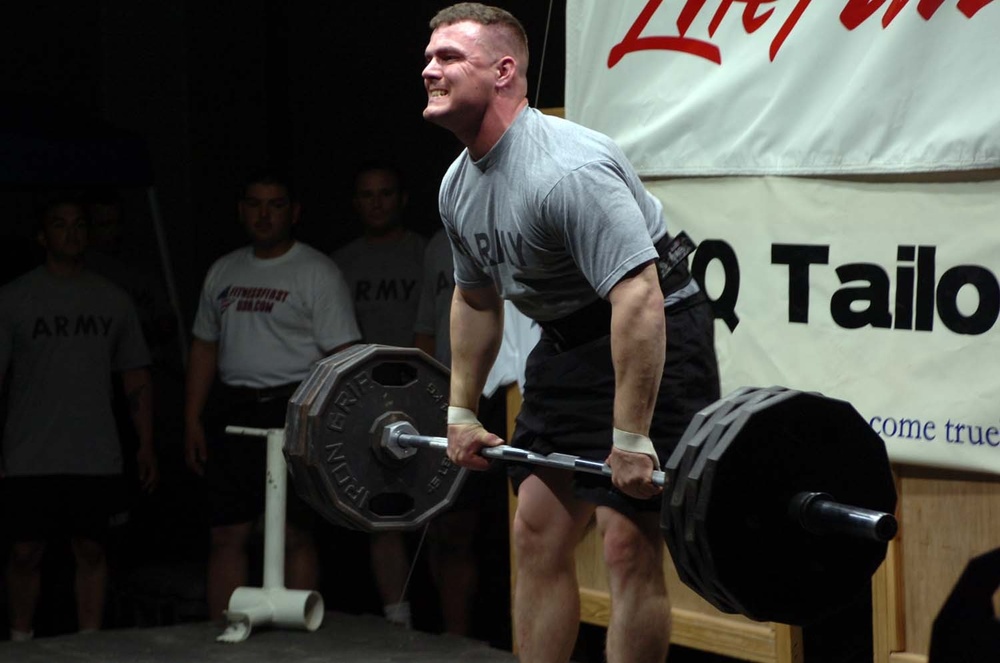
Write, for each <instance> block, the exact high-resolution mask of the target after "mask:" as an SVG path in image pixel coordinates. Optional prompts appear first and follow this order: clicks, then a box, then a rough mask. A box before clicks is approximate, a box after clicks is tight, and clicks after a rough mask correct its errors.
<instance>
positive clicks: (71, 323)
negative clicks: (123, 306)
mask: <svg viewBox="0 0 1000 663" xmlns="http://www.w3.org/2000/svg"><path fill="white" fill-rule="evenodd" d="M112 324H114V318H109V317H105V316H98V315H78V316H76V317H74V318H69V317H66V316H64V315H55V316H52V317H51V318H48V317H40V318H35V326H34V328H33V329H32V330H31V338H32V340H34V339H36V338H39V337H52V336H107V335H108V332H110V331H111V325H112Z"/></svg>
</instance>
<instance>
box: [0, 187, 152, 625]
mask: <svg viewBox="0 0 1000 663" xmlns="http://www.w3.org/2000/svg"><path fill="white" fill-rule="evenodd" d="M38 222H39V226H38V241H39V242H40V243H41V245H42V247H43V248H44V249H45V262H44V264H43V265H41V266H39V267H36V268H35V269H33V270H31V271H29V272H28V273H26V274H24V275H23V276H21V277H19V278H17V279H15V280H14V281H12V282H11V283H9V284H8V285H6V286H4V287H3V288H2V289H0V382H2V381H3V377H4V375H7V374H9V376H10V390H9V398H10V402H9V408H8V412H7V420H6V423H5V426H4V435H3V447H2V448H3V468H2V476H3V479H2V480H0V485H2V486H3V493H4V504H5V505H6V523H5V526H6V527H7V531H8V532H9V534H10V536H11V537H12V539H13V546H12V550H11V553H10V557H9V560H8V564H7V583H8V592H9V599H10V616H11V620H10V621H11V624H10V628H11V639H12V640H26V639H30V638H31V637H32V636H33V634H34V616H35V609H36V607H37V604H38V598H39V591H40V588H41V563H42V558H43V553H44V552H45V548H46V544H47V543H48V542H50V541H53V540H55V539H57V538H62V537H68V538H69V539H70V544H71V548H72V551H73V556H74V559H75V564H76V571H75V580H74V585H75V586H74V589H75V594H76V607H77V610H76V612H77V627H78V629H79V630H80V631H94V630H97V629H99V628H100V627H101V624H102V618H103V614H104V602H105V593H106V586H107V578H108V562H107V555H106V545H105V542H106V537H107V533H108V525H109V519H110V517H111V516H112V515H113V514H115V513H117V512H118V510H119V509H120V501H121V500H122V498H123V493H124V482H123V477H122V468H123V462H122V453H121V445H120V443H119V440H118V435H117V432H116V426H115V420H114V415H113V413H112V379H113V377H114V374H116V373H117V374H118V375H117V377H118V379H120V380H121V381H122V383H123V388H124V393H125V394H126V396H127V399H128V403H129V411H130V413H131V418H132V424H133V426H134V427H135V430H136V435H137V438H138V444H137V449H136V467H137V469H138V473H139V479H140V483H141V485H142V488H143V489H144V490H146V491H151V490H153V488H154V487H155V486H156V483H157V478H158V473H157V464H156V457H155V454H154V452H153V427H152V396H151V393H150V392H151V388H150V374H149V369H148V365H149V363H150V358H149V351H148V349H147V348H146V344H145V342H144V341H143V338H142V330H141V328H140V326H139V319H138V316H137V314H136V310H135V308H134V306H133V305H132V301H131V298H130V297H129V295H128V293H126V292H125V291H124V290H122V289H121V288H119V287H118V286H116V285H114V284H113V283H112V282H111V281H109V280H107V279H105V278H104V277H102V276H98V275H97V274H94V273H92V272H90V271H88V270H87V269H86V268H85V267H84V260H83V256H84V250H85V248H86V245H87V221H86V217H85V214H84V207H83V204H82V203H81V201H80V198H79V197H76V196H73V195H69V194H65V193H63V194H57V195H54V196H53V197H51V198H50V199H48V200H47V201H45V202H44V203H43V205H42V207H41V210H40V214H39V217H38ZM66 496H70V498H69V499H67V498H66Z"/></svg>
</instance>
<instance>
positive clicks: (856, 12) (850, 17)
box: [840, 0, 993, 30]
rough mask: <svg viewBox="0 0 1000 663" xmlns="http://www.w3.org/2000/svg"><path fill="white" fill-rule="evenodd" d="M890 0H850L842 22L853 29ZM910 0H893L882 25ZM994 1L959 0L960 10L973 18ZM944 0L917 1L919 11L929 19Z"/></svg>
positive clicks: (897, 13)
mask: <svg viewBox="0 0 1000 663" xmlns="http://www.w3.org/2000/svg"><path fill="white" fill-rule="evenodd" d="M887 1H888V0H848V1H847V5H846V6H845V7H844V11H842V12H840V22H841V23H843V24H844V27H845V28H847V29H848V30H853V29H854V28H856V27H858V26H859V25H861V24H862V23H864V22H865V21H867V20H868V19H869V18H871V17H872V14H874V13H875V12H877V11H878V10H879V9H881V8H882V5H884V4H885V3H886V2H887ZM909 1H910V0H892V2H891V3H890V4H889V7H888V8H887V9H886V10H885V15H883V16H882V27H883V28H885V27H888V25H889V24H890V23H892V21H893V19H895V18H896V16H898V15H899V12H901V11H902V10H903V7H905V6H906V5H907V3H908V2H909ZM991 2H993V0H958V11H960V12H962V13H963V14H964V15H965V17H966V18H972V17H973V16H975V15H976V13H977V12H978V11H979V10H980V9H982V8H983V7H985V6H986V5H988V4H990V3H991ZM943 4H944V0H920V1H919V2H918V3H917V13H918V14H920V17H921V18H923V19H924V20H925V21H929V20H930V19H931V17H932V16H934V14H935V13H936V12H937V10H938V9H940V8H941V5H943Z"/></svg>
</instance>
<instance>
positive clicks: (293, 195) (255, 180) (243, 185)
mask: <svg viewBox="0 0 1000 663" xmlns="http://www.w3.org/2000/svg"><path fill="white" fill-rule="evenodd" d="M255 184H271V185H275V186H283V187H285V191H287V192H288V199H289V200H290V201H292V202H296V201H298V198H297V195H298V192H297V191H296V190H295V186H294V185H293V184H292V179H291V178H290V177H289V176H288V174H287V173H285V172H284V171H282V170H278V169H275V168H261V169H258V170H253V171H251V172H250V173H249V174H247V176H246V177H244V178H243V181H242V182H240V189H239V196H238V199H239V200H243V199H244V198H246V196H247V191H248V190H249V189H250V187H252V186H253V185H255Z"/></svg>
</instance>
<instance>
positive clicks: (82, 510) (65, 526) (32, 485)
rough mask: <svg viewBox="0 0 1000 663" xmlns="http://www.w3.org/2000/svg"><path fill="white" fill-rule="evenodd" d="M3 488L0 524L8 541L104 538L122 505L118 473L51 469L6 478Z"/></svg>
mask: <svg viewBox="0 0 1000 663" xmlns="http://www.w3.org/2000/svg"><path fill="white" fill-rule="evenodd" d="M0 488H2V496H3V497H2V499H3V513H4V527H5V531H6V534H7V536H8V537H9V538H10V539H11V540H12V541H46V540H52V539H59V538H65V537H79V538H85V539H91V540H94V541H101V542H103V541H104V540H105V539H106V538H107V533H108V527H109V526H110V525H111V521H112V519H113V518H114V517H115V516H116V515H118V514H120V513H121V512H122V511H123V510H124V504H125V493H126V487H125V481H124V479H123V477H122V475H120V474H113V475H97V476H86V475H77V474H53V475H43V476H26V477H20V476H19V477H6V478H4V479H2V480H0Z"/></svg>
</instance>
